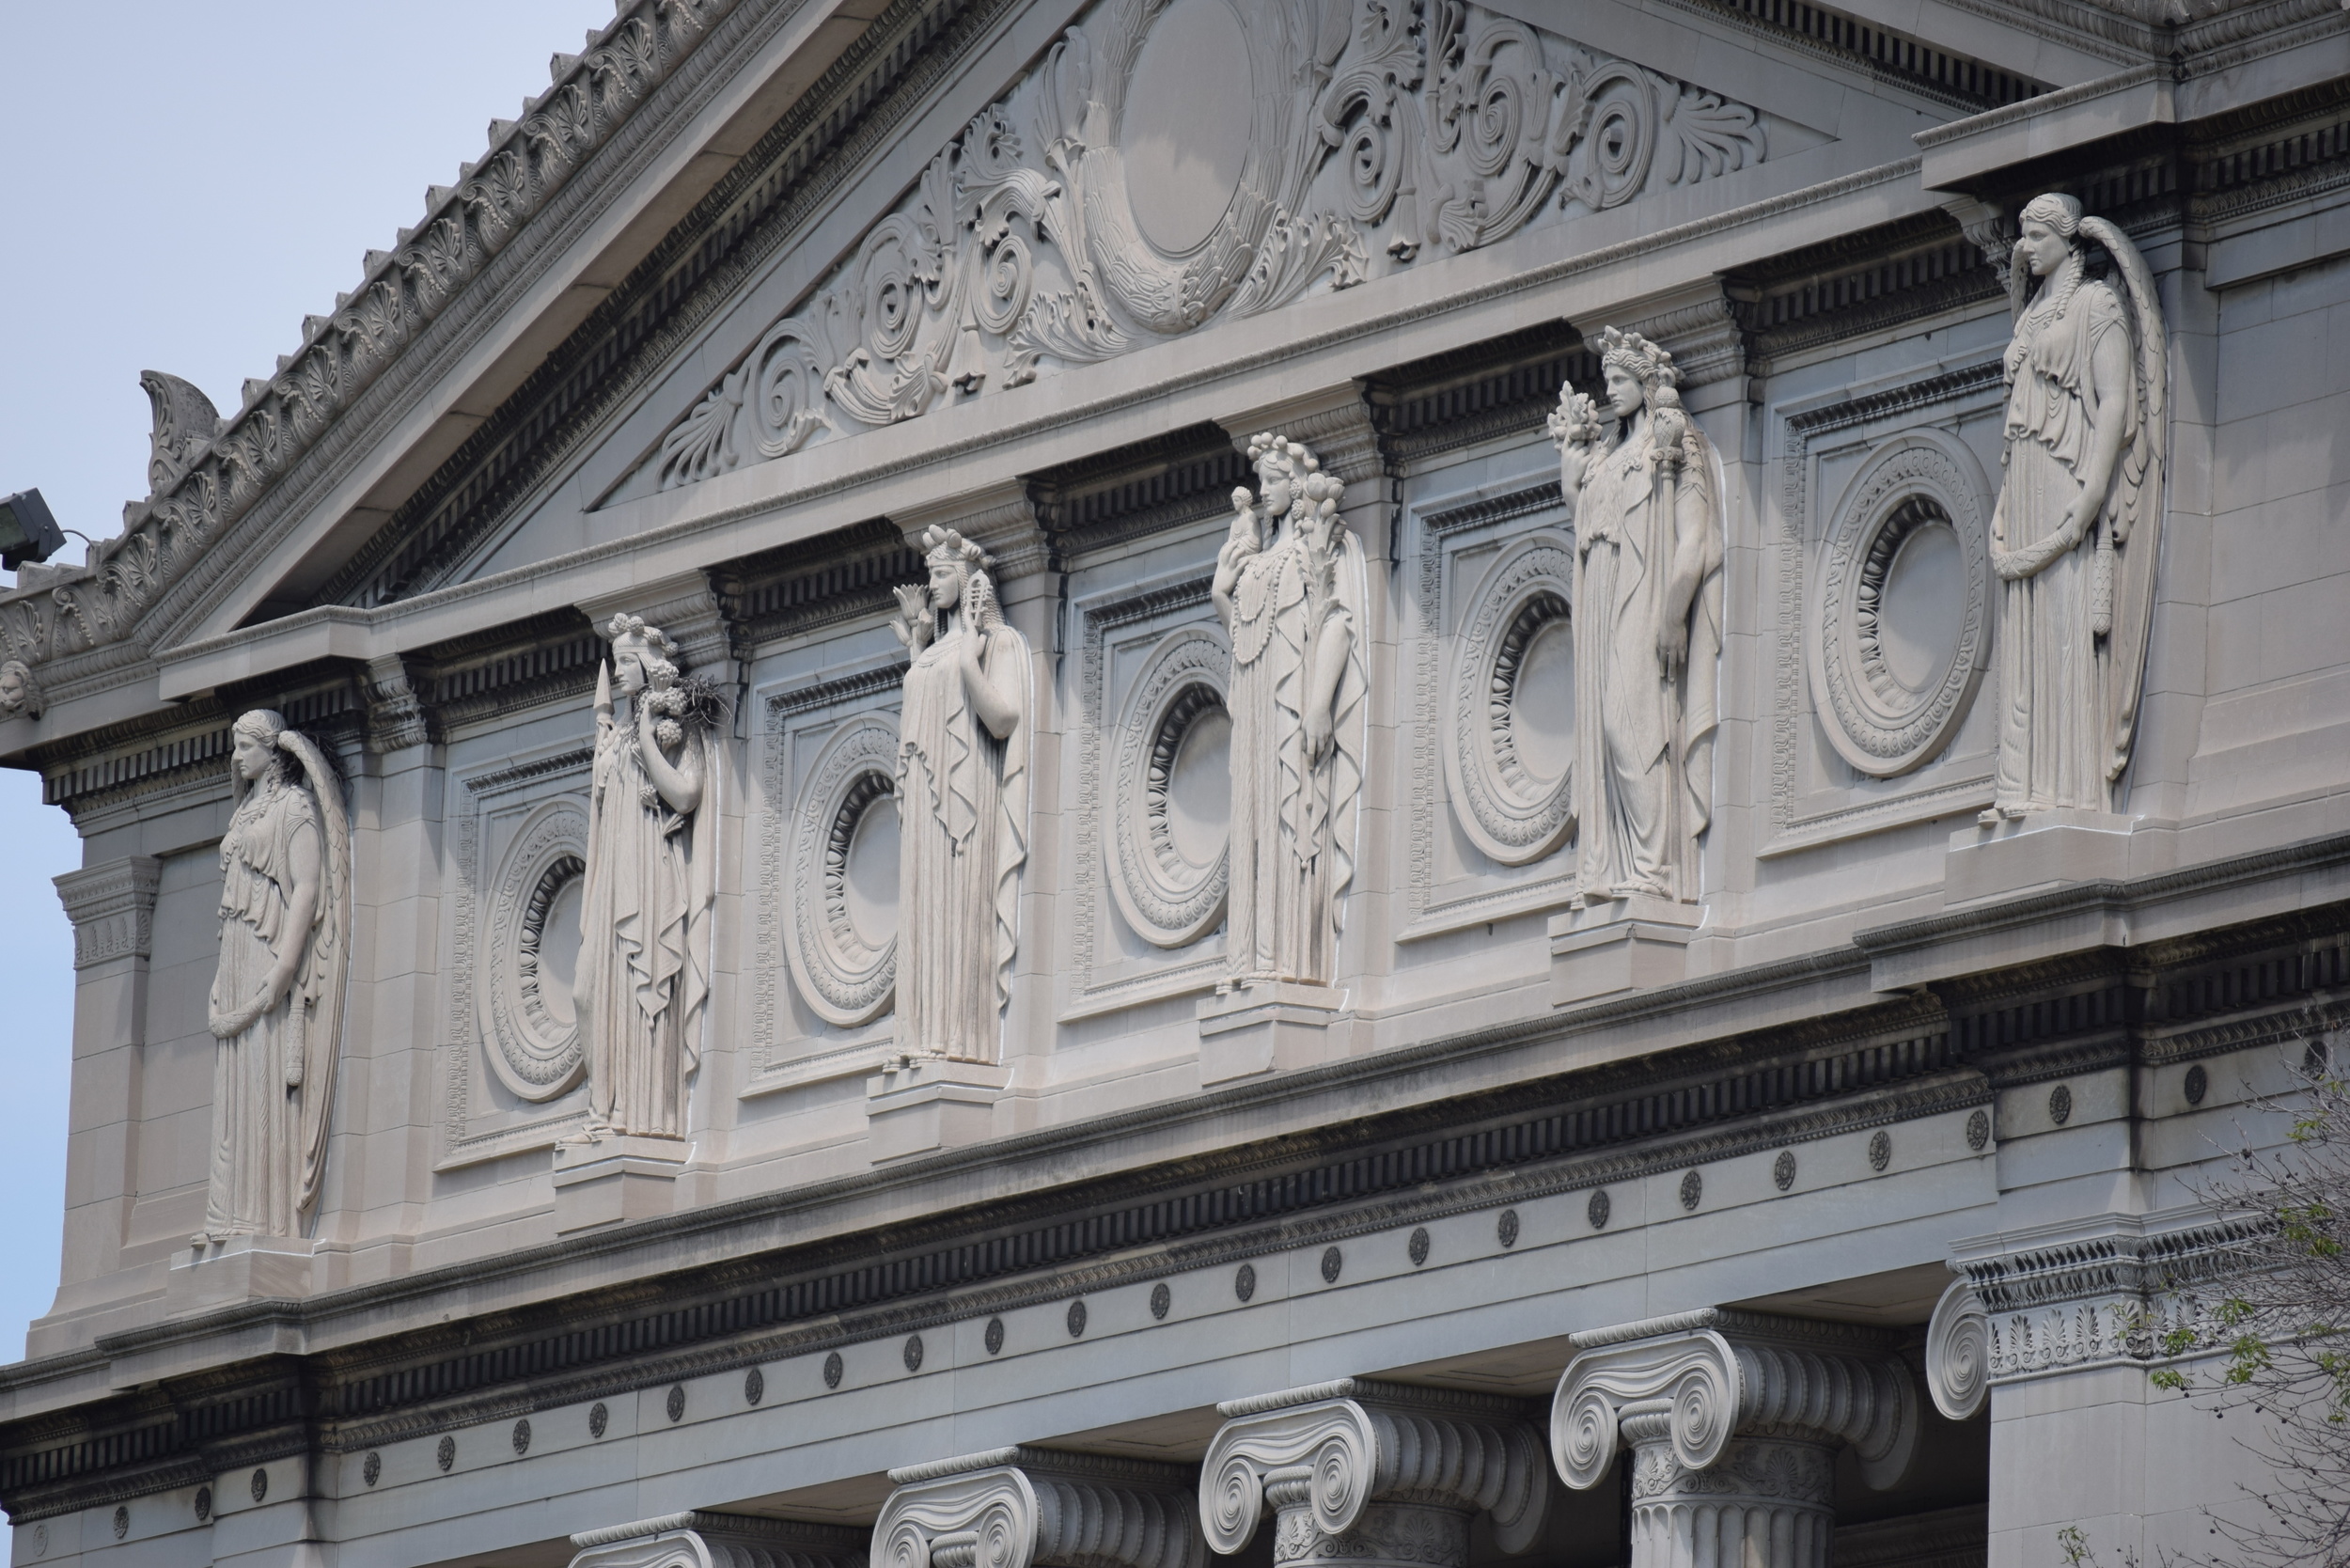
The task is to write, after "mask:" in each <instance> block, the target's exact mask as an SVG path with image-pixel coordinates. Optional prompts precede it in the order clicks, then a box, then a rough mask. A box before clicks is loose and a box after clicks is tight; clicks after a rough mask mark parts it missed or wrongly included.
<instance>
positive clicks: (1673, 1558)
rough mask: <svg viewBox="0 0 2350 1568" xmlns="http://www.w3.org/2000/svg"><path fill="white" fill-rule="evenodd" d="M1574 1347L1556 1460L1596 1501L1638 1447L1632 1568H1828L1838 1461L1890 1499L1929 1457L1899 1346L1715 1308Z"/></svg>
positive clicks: (1862, 1332)
mask: <svg viewBox="0 0 2350 1568" xmlns="http://www.w3.org/2000/svg"><path fill="white" fill-rule="evenodd" d="M1570 1338H1571V1341H1572V1342H1573V1343H1574V1345H1575V1351H1576V1355H1575V1359H1574V1360H1572V1361H1570V1362H1568V1363H1567V1370H1566V1372H1565V1373H1564V1375H1562V1376H1561V1377H1560V1378H1559V1391H1558V1394H1557V1396H1556V1397H1555V1398H1554V1400H1553V1401H1552V1403H1551V1411H1550V1453H1551V1459H1552V1462H1553V1463H1554V1464H1556V1465H1557V1466H1558V1468H1559V1476H1560V1477H1561V1478H1562V1479H1563V1480H1564V1481H1565V1482H1566V1483H1567V1484H1568V1485H1570V1486H1572V1487H1574V1488H1575V1489H1576V1490H1577V1491H1588V1490H1590V1488H1592V1487H1594V1486H1598V1485H1601V1484H1603V1483H1605V1482H1606V1480H1607V1478H1608V1476H1609V1474H1610V1473H1611V1471H1612V1469H1613V1466H1614V1463H1615V1458H1616V1451H1617V1449H1618V1446H1619V1445H1620V1444H1621V1445H1622V1446H1626V1447H1629V1448H1630V1449H1631V1450H1632V1568H1697V1565H1699V1564H1704V1563H1713V1562H1741V1563H1745V1564H1747V1568H1826V1565H1827V1560H1828V1546H1829V1544H1830V1542H1831V1541H1832V1540H1833V1538H1834V1535H1835V1529H1836V1486H1835V1482H1836V1450H1838V1449H1840V1448H1841V1447H1844V1446H1846V1445H1850V1446H1851V1448H1852V1449H1853V1450H1854V1456H1855V1457H1856V1458H1857V1460H1858V1461H1859V1463H1860V1473H1861V1476H1862V1478H1863V1479H1864V1480H1866V1481H1867V1482H1869V1484H1870V1485H1872V1486H1875V1487H1879V1488H1883V1487H1887V1486H1890V1485H1892V1484H1893V1483H1894V1482H1897V1481H1899V1480H1900V1479H1901V1476H1902V1472H1903V1471H1904V1470H1905V1469H1907V1468H1908V1466H1909V1458H1910V1454H1911V1453H1912V1451H1913V1450H1915V1448H1916V1445H1917V1440H1918V1426H1919V1413H1918V1400H1917V1394H1916V1391H1915V1388H1914V1387H1913V1384H1912V1380H1911V1377H1910V1372H1909V1368H1908V1365H1907V1364H1906V1363H1905V1362H1904V1361H1903V1360H1902V1359H1901V1357H1900V1356H1899V1355H1898V1354H1897V1352H1896V1348H1895V1347H1896V1345H1897V1343H1898V1340H1897V1339H1896V1337H1894V1336H1891V1335H1888V1334H1882V1333H1878V1332H1874V1331H1872V1330H1868V1329H1862V1328H1854V1327H1848V1326H1845V1325H1837V1324H1818V1323H1806V1322H1801V1321H1798V1320H1795V1319H1791V1318H1774V1317H1766V1316H1763V1314H1761V1313H1753V1312H1733V1311H1723V1310H1716V1309H1706V1310H1702V1311H1696V1312H1684V1313H1680V1314H1678V1315H1675V1316H1672V1317H1664V1318H1652V1319H1649V1320H1647V1321H1645V1322H1640V1323H1633V1324H1626V1325H1621V1326H1619V1327H1614V1328H1604V1329H1599V1330H1596V1331H1593V1332H1590V1333H1584V1334H1576V1335H1573V1336H1571V1337H1570Z"/></svg>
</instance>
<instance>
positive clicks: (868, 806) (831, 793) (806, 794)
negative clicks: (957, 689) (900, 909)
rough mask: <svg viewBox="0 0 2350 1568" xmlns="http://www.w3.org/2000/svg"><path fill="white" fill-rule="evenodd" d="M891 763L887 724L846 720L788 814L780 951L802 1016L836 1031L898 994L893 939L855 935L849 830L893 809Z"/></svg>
mask: <svg viewBox="0 0 2350 1568" xmlns="http://www.w3.org/2000/svg"><path fill="white" fill-rule="evenodd" d="M897 754H898V730H897V726H896V724H895V722H894V715H892V714H886V713H881V714H874V713H868V714H863V715H860V716H858V717H856V718H854V719H851V720H850V721H849V722H848V723H846V724H844V725H842V726H841V727H840V729H838V731H836V732H835V733H834V735H833V737H832V739H831V740H829V741H827V742H826V743H825V744H824V748H823V752H822V753H820V754H819V755H818V757H817V759H816V764H815V766H814V767H812V768H811V769H809V770H808V777H807V784H806V786H805V787H804V788H803V789H802V790H801V792H800V800H799V808H798V809H797V811H795V812H794V813H793V821H792V834H791V884H790V886H791V888H793V889H795V890H796V891H795V893H794V896H793V897H792V900H791V935H790V940H789V941H788V942H787V943H786V944H785V948H786V950H787V952H788V953H789V955H790V958H791V978H792V980H794V981H795V982H797V984H798V986H799V991H800V998H801V1000H803V1001H805V1002H806V1003H807V1005H808V1008H809V1010H810V1011H813V1012H815V1013H816V1015H817V1016H818V1017H820V1018H823V1020H824V1021H825V1022H827V1023H831V1024H837V1025H839V1026H840V1027H844V1028H846V1027H854V1026H856V1025H859V1024H864V1023H869V1022H870V1021H871V1020H872V1019H874V1018H876V1017H878V1016H880V1015H881V1013H882V1012H884V1011H886V1010H887V1008H888V1006H889V1001H890V997H891V996H892V995H893V993H894V989H895V986H896V984H897V977H898V939H897V935H896V933H895V932H894V931H893V932H891V933H887V934H884V933H881V932H879V931H874V930H861V929H860V927H859V921H858V919H857V917H856V914H855V911H854V910H853V909H852V907H851V887H850V873H851V866H850V853H851V850H852V849H853V848H854V845H855V844H856V841H857V833H858V830H859V829H860V828H864V827H866V826H867V825H868V823H867V818H868V816H869V815H870V813H872V812H875V811H890V810H894V809H895V804H894V801H895V794H896V786H895V785H894V784H893V783H892V781H891V770H892V768H893V767H894V766H895V765H896V760H897ZM891 891H892V892H893V893H894V891H895V888H894V886H893V887H892V889H891ZM867 923H868V924H870V923H871V921H870V916H869V917H868V922H867Z"/></svg>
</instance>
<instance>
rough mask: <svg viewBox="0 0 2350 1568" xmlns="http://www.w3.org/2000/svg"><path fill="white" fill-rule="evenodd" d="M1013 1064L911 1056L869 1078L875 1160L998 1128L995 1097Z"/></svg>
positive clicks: (952, 1144) (951, 1144) (947, 1145)
mask: <svg viewBox="0 0 2350 1568" xmlns="http://www.w3.org/2000/svg"><path fill="white" fill-rule="evenodd" d="M1010 1084H1011V1068H1009V1067H990V1066H988V1065H987V1064H986V1063H984V1062H977V1061H948V1060H946V1059H945V1058H939V1057H911V1058H906V1059H904V1060H903V1061H901V1062H898V1063H895V1064H893V1065H891V1066H888V1067H885V1068H884V1069H882V1071H881V1072H880V1073H879V1074H876V1075H875V1076H873V1077H870V1078H868V1079H866V1080H865V1122H866V1131H867V1136H868V1137H869V1139H870V1142H869V1145H868V1147H869V1148H870V1151H871V1154H872V1160H873V1163H874V1164H875V1165H880V1164H882V1163H883V1162H885V1161H887V1160H901V1159H904V1158H905V1157H906V1156H907V1155H909V1154H926V1153H928V1152H931V1151H932V1150H933V1149H952V1148H956V1147H958V1146H960V1145H963V1144H966V1143H977V1142H979V1140H980V1139H981V1138H983V1137H987V1136H988V1135H989V1134H991V1133H992V1132H994V1131H995V1102H996V1101H998V1100H1000V1099H1002V1098H1003V1097H1004V1090H1005V1089H1006V1088H1007V1087H1008V1086H1010Z"/></svg>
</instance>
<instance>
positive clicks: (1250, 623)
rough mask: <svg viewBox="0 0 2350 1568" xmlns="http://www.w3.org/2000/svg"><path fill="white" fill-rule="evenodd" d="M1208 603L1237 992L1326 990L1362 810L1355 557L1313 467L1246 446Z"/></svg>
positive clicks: (1331, 491)
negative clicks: (1227, 801)
mask: <svg viewBox="0 0 2350 1568" xmlns="http://www.w3.org/2000/svg"><path fill="white" fill-rule="evenodd" d="M1248 461H1249V463H1251V464H1252V465H1253V466H1254V467H1255V469H1256V471H1257V494H1256V495H1255V496H1253V497H1252V496H1251V495H1250V494H1248V492H1247V491H1246V490H1235V491H1233V492H1232V506H1233V513H1234V515H1233V518H1232V525H1231V529H1230V533H1229V534H1228V536H1227V537H1226V539H1225V541H1224V547H1223V548H1222V549H1221V550H1220V551H1218V552H1217V554H1216V560H1215V578H1214V584H1213V588H1212V593H1213V597H1214V601H1215V609H1216V614H1217V615H1218V616H1220V617H1222V618H1223V621H1224V626H1225V630H1226V631H1227V632H1229V633H1230V635H1231V638H1232V679H1231V692H1230V696H1229V697H1228V698H1227V699H1226V705H1227V707H1228V709H1229V710H1230V713H1231V717H1232V739H1231V746H1232V831H1231V851H1230V856H1231V857H1230V862H1229V864H1230V883H1229V885H1228V892H1227V898H1228V900H1229V901H1230V902H1229V903H1228V905H1227V908H1228V910H1229V912H1230V913H1229V915H1228V917H1227V923H1226V926H1225V938H1224V942H1225V954H1226V956H1227V959H1228V960H1229V964H1230V973H1231V982H1230V983H1234V984H1241V985H1246V984H1249V983H1252V982H1255V981H1260V980H1286V981H1291V982H1294V983H1297V984H1302V985H1327V984H1329V983H1330V981H1331V979H1332V977H1333V975H1334V974H1335V972H1336V967H1337V948H1338V937H1339V932H1340V917H1341V915H1342V912H1343V909H1344V903H1343V900H1344V898H1345V896H1346V890H1347V887H1348V886H1349V885H1350V884H1351V883H1352V882H1353V881H1354V875H1355V816H1356V805H1357V802H1358V801H1359V800H1360V798H1361V795H1362V782H1363V745H1364V734H1363V730H1364V722H1363V721H1364V701H1365V698H1366V697H1367V695H1368V693H1369V691H1370V681H1369V679H1368V678H1367V675H1366V673H1365V669H1364V665H1363V652H1362V635H1363V613H1364V600H1365V597H1366V594H1367V591H1368V590H1367V585H1366V581H1365V574H1364V569H1363V553H1362V547H1361V545H1359V544H1358V543H1357V542H1356V541H1355V536H1354V534H1353V533H1352V532H1351V531H1350V530H1349V529H1348V528H1347V526H1346V524H1345V523H1344V522H1343V521H1342V520H1341V519H1340V516H1339V506H1340V502H1341V501H1342V500H1343V499H1344V498H1345V490H1346V487H1345V486H1344V484H1343V483H1341V482H1340V479H1339V478H1338V477H1337V476H1335V475H1331V474H1324V473H1323V472H1322V464H1321V463H1320V461H1319V460H1317V459H1316V458H1315V456H1314V455H1313V453H1311V452H1310V451H1308V450H1307V449H1306V447H1303V446H1302V445H1300V444H1299V443H1297V442H1294V441H1287V440H1284V439H1282V438H1281V437H1280V436H1278V435H1273V434H1264V435H1257V436H1252V437H1250V439H1249V442H1248Z"/></svg>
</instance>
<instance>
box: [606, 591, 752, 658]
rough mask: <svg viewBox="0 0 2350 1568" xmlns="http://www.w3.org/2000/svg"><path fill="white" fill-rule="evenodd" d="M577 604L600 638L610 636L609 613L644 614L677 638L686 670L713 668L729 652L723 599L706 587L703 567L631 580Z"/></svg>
mask: <svg viewBox="0 0 2350 1568" xmlns="http://www.w3.org/2000/svg"><path fill="white" fill-rule="evenodd" d="M578 607H579V611H580V613H581V614H583V615H585V616H586V617H587V619H588V620H589V621H590V622H592V623H593V624H594V626H595V628H596V635H598V636H600V637H603V638H604V639H605V640H606V641H609V640H610V639H611V635H612V618H613V617H614V616H616V615H634V616H642V617H644V619H645V620H646V622H647V623H648V624H650V625H653V626H658V627H660V628H661V629H662V630H663V631H664V632H666V633H667V634H668V635H669V636H670V638H671V640H673V641H675V642H676V643H677V645H678V648H679V651H681V652H682V654H683V655H684V667H685V668H686V669H687V670H688V671H692V670H703V671H713V670H714V669H715V668H717V667H718V666H724V665H726V664H727V663H728V661H729V659H731V658H732V656H733V638H732V635H731V629H730V627H729V624H728V619H727V606H726V602H725V600H724V599H723V598H721V597H720V595H719V594H718V592H717V590H716V589H715V588H713V587H712V586H711V582H710V578H709V575H708V573H706V572H677V573H675V574H674V575H671V576H667V577H662V578H656V579H653V580H650V581H648V582H643V583H636V584H632V585H631V586H630V587H628V588H620V589H618V590H616V591H614V592H611V593H600V594H597V595H595V596H593V597H592V598H587V599H582V600H580V601H579V602H578Z"/></svg>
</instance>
